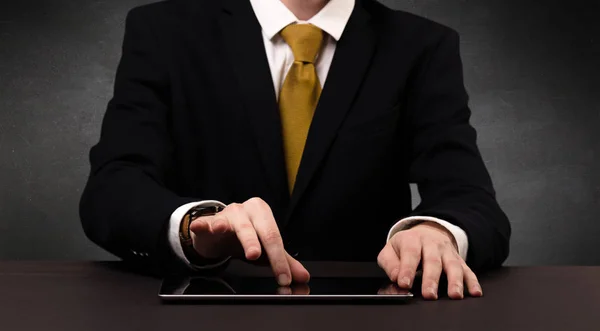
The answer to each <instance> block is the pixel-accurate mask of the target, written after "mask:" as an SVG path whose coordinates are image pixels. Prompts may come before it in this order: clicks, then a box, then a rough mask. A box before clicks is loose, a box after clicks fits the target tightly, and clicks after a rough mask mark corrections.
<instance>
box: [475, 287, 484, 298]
mask: <svg viewBox="0 0 600 331" xmlns="http://www.w3.org/2000/svg"><path fill="white" fill-rule="evenodd" d="M473 295H475V296H478V297H480V296H482V295H483V291H482V290H481V287H479V286H474V288H473Z"/></svg>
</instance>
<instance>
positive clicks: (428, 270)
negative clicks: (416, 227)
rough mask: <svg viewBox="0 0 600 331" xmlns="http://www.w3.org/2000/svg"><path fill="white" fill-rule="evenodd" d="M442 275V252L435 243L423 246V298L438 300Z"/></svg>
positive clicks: (426, 243)
mask: <svg viewBox="0 0 600 331" xmlns="http://www.w3.org/2000/svg"><path fill="white" fill-rule="evenodd" d="M441 275H442V252H440V250H439V248H438V245H437V244H435V243H433V242H425V243H424V244H423V281H422V284H421V285H422V286H421V287H422V288H421V294H422V295H423V298H425V299H430V300H435V299H437V298H438V285H439V283H440V276H441Z"/></svg>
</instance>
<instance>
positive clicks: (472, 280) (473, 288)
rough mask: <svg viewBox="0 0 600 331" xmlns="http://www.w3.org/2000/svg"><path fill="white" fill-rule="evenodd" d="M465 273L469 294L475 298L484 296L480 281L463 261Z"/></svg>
mask: <svg viewBox="0 0 600 331" xmlns="http://www.w3.org/2000/svg"><path fill="white" fill-rule="evenodd" d="M462 265H463V273H464V278H465V283H466V284H467V289H468V291H469V294H470V295H472V296H474V297H480V296H483V290H482V289H481V284H479V280H478V279H477V276H476V275H475V273H474V272H473V271H472V270H471V268H469V267H468V266H467V264H466V263H465V262H464V261H463V262H462Z"/></svg>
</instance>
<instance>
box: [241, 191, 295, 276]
mask: <svg viewBox="0 0 600 331" xmlns="http://www.w3.org/2000/svg"><path fill="white" fill-rule="evenodd" d="M244 207H245V209H246V210H247V211H248V214H249V216H250V221H251V222H252V224H253V226H254V229H255V230H256V233H257V235H258V238H259V239H260V242H261V243H262V245H263V247H264V249H265V253H267V257H268V258H269V263H271V268H272V269H273V273H274V274H275V277H276V278H277V282H278V283H279V285H280V286H288V285H290V284H291V282H292V273H291V271H290V265H289V262H288V259H287V257H286V252H285V249H284V248H283V240H282V238H281V234H280V233H279V228H278V227H277V223H276V222H275V218H274V217H273V213H272V212H271V208H270V207H269V206H268V205H267V203H266V202H264V201H262V200H260V199H250V200H248V201H246V202H244Z"/></svg>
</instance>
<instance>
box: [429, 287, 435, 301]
mask: <svg viewBox="0 0 600 331" xmlns="http://www.w3.org/2000/svg"><path fill="white" fill-rule="evenodd" d="M427 293H429V294H431V295H432V296H433V298H435V299H437V289H436V288H435V287H433V286H431V287H428V288H427Z"/></svg>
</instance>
